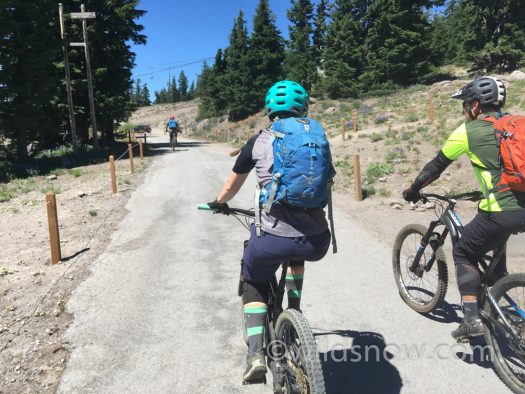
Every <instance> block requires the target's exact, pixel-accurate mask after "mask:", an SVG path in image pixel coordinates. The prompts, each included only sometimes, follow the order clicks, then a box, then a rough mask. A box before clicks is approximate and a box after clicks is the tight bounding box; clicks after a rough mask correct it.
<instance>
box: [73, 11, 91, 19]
mask: <svg viewBox="0 0 525 394" xmlns="http://www.w3.org/2000/svg"><path fill="white" fill-rule="evenodd" d="M70 15H71V19H93V18H95V13H94V12H72V13H71V14H70Z"/></svg>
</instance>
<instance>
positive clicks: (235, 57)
mask: <svg viewBox="0 0 525 394" xmlns="http://www.w3.org/2000/svg"><path fill="white" fill-rule="evenodd" d="M248 42H249V39H248V30H247V28H246V22H245V20H244V13H243V12H242V11H240V12H239V16H238V17H237V19H236V20H235V22H234V26H233V29H232V32H231V34H230V45H229V47H228V48H227V49H226V54H225V58H226V65H227V66H226V82H227V85H225V86H224V85H223V86H224V88H225V89H224V90H223V93H220V94H221V95H222V96H223V97H224V94H225V93H226V94H227V96H225V100H226V102H227V109H228V116H229V118H230V119H232V120H240V119H244V118H245V117H246V116H248V115H250V114H251V107H252V106H251V105H250V99H251V98H252V97H253V96H252V93H251V88H252V83H251V80H250V77H251V75H252V74H251V73H250V68H249V64H248V48H249V47H248Z"/></svg>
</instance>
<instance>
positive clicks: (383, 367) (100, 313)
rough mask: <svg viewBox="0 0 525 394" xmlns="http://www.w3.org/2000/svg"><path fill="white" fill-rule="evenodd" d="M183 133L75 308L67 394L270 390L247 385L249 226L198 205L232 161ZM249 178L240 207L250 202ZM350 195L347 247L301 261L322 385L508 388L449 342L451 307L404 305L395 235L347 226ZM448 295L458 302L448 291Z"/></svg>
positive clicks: (344, 388)
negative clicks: (244, 310)
mask: <svg viewBox="0 0 525 394" xmlns="http://www.w3.org/2000/svg"><path fill="white" fill-rule="evenodd" d="M164 140H167V137H166V136H164V135H162V134H160V135H159V136H155V135H153V136H152V137H151V139H150V138H148V141H151V142H152V143H155V142H165V141H164ZM181 141H182V144H181V146H180V147H179V148H178V149H177V151H176V152H171V151H169V150H168V149H167V148H166V149H165V151H166V154H165V155H163V156H162V157H160V158H159V159H157V160H156V161H155V162H154V163H153V164H152V166H151V167H150V168H149V170H148V173H147V175H146V179H145V182H144V184H143V185H142V186H141V187H140V188H139V189H138V190H137V191H136V192H135V193H134V194H133V195H132V197H131V198H130V200H129V203H128V205H127V208H128V210H129V213H128V215H127V216H126V217H125V219H124V220H123V221H122V223H121V224H120V226H119V228H118V230H117V231H116V232H115V233H114V234H113V236H112V240H111V243H110V245H109V246H108V248H107V251H106V252H105V253H104V254H102V255H101V256H100V257H99V259H98V260H97V261H96V262H95V263H94V264H93V268H92V274H91V276H90V277H89V278H88V279H87V280H86V281H85V282H84V283H83V284H81V285H80V286H79V287H78V288H77V290H76V291H75V292H74V294H73V296H72V298H71V300H70V302H69V303H68V305H67V309H68V311H70V312H72V313H73V314H74V316H75V318H74V322H73V324H72V325H71V327H70V328H69V330H68V331H67V333H66V340H68V341H70V343H71V347H72V349H73V351H72V355H71V358H70V360H69V363H68V366H67V368H66V371H65V373H64V375H63V377H62V381H61V384H60V387H59V392H61V393H123V392H126V393H244V392H246V393H269V392H271V383H270V382H269V384H268V385H266V386H242V385H241V375H242V372H243V370H244V360H245V345H244V342H243V339H242V332H241V328H240V313H239V310H240V306H239V302H240V301H239V298H238V297H237V295H236V290H237V280H238V269H239V259H240V256H241V250H242V241H243V240H244V239H245V238H246V237H247V235H248V234H247V232H246V231H245V230H244V229H243V228H242V227H241V226H240V225H238V223H237V222H236V221H235V220H234V219H233V218H231V217H226V216H221V215H212V214H211V213H209V212H203V211H197V209H196V207H197V204H198V203H201V202H206V201H210V200H211V199H213V198H214V196H215V195H216V194H217V192H218V191H219V189H220V188H221V186H222V183H223V181H224V180H225V179H226V177H227V176H228V175H229V173H230V171H231V167H232V164H233V159H232V158H231V157H229V156H228V152H229V148H228V147H226V146H223V145H216V144H206V143H202V142H194V141H190V140H188V139H183V138H181ZM254 182H255V181H254V178H253V177H251V178H249V179H248V181H247V184H246V185H245V187H244V189H243V190H242V191H241V193H239V195H238V196H237V197H236V198H235V199H234V200H233V201H232V203H231V205H232V206H237V207H241V208H249V207H250V202H251V200H252V195H253V190H254V188H252V187H251V185H255V183H254ZM338 197H341V198H339V199H338ZM342 200H343V198H342V196H337V195H336V207H335V218H336V235H337V239H338V243H339V253H338V254H336V255H334V254H331V252H329V254H328V255H327V257H326V258H325V259H324V260H323V261H322V262H319V263H311V264H309V265H308V266H307V272H306V277H305V284H304V296H303V303H302V309H303V312H304V314H305V316H306V318H307V319H308V320H309V322H310V324H311V326H312V327H313V329H314V332H315V334H316V339H317V342H318V349H319V351H320V356H321V359H322V360H323V369H324V373H325V380H326V384H327V392H328V393H350V392H351V393H399V392H402V393H443V392H447V393H496V392H497V393H502V392H506V388H505V386H504V385H503V384H502V383H501V382H500V381H499V380H498V378H497V377H496V376H495V374H494V373H493V372H492V370H491V369H490V365H489V364H488V363H487V362H484V361H482V360H481V358H482V357H481V356H480V354H479V352H474V354H473V352H472V350H471V349H470V347H468V346H466V345H459V344H455V343H454V342H453V340H452V338H451V337H450V331H451V330H453V329H454V328H455V327H456V324H457V322H458V321H459V317H458V314H457V312H458V308H459V307H458V306H457V305H454V304H447V305H446V307H445V308H443V309H442V311H441V312H442V313H441V314H440V316H436V318H435V320H431V319H429V318H425V317H423V316H420V315H418V314H417V313H415V312H413V311H412V310H411V309H409V308H408V307H407V306H406V305H405V304H404V303H403V302H402V301H401V299H400V298H399V296H398V293H397V288H396V286H395V283H394V280H393V275H392V269H391V245H392V243H393V239H389V240H378V239H375V238H374V236H373V235H372V234H371V233H369V232H367V231H366V230H364V229H363V226H361V225H360V223H357V222H353V221H351V220H350V219H349V217H348V216H347V215H346V214H345V212H344V208H343V207H342V204H341V202H342ZM447 299H450V300H458V299H459V298H458V295H457V292H456V290H455V289H454V288H453V286H451V288H450V290H449V295H448V296H447ZM270 381H271V379H270Z"/></svg>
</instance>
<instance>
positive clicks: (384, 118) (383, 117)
mask: <svg viewBox="0 0 525 394" xmlns="http://www.w3.org/2000/svg"><path fill="white" fill-rule="evenodd" d="M389 119H390V115H389V114H379V115H377V116H376V117H375V118H374V123H375V124H382V123H385V122H386V121H387V120H389Z"/></svg>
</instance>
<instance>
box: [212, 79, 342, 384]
mask: <svg viewBox="0 0 525 394" xmlns="http://www.w3.org/2000/svg"><path fill="white" fill-rule="evenodd" d="M308 99H309V98H308V93H307V92H306V90H305V89H304V88H303V87H302V86H301V85H300V84H298V83H296V82H293V81H280V82H277V83H276V84H274V85H273V86H272V87H271V88H270V89H269V90H268V92H267V94H266V99H265V103H266V111H267V114H268V116H269V118H270V121H272V123H271V124H270V125H269V126H268V127H267V128H265V129H263V130H261V131H260V132H259V133H258V134H257V135H255V136H253V137H252V138H251V139H250V140H249V141H248V142H247V143H246V145H244V147H243V148H242V149H241V152H240V154H239V157H238V158H237V161H236V162H235V165H234V166H233V171H232V173H231V175H230V177H229V178H228V180H227V181H226V183H225V185H224V187H223V189H222V190H221V192H220V193H219V195H218V196H217V198H216V199H215V200H214V201H213V202H210V203H208V205H209V207H210V208H211V209H213V210H215V211H217V212H223V211H225V210H226V209H227V207H228V205H227V202H228V201H229V200H230V199H232V198H233V197H234V196H235V195H236V194H237V192H238V191H239V190H240V188H241V186H242V185H243V184H244V182H245V180H246V178H247V177H248V174H249V173H250V171H251V170H252V169H254V168H255V171H256V178H257V183H258V187H257V192H256V195H255V196H256V197H255V211H256V214H255V218H256V219H255V223H254V224H252V226H251V232H250V239H249V241H248V244H247V245H246V248H245V250H244V255H243V262H244V268H243V278H244V281H243V304H244V317H245V323H246V324H245V325H246V331H247V338H248V357H247V367H246V370H245V372H244V374H243V380H244V381H245V382H247V383H250V382H252V381H256V380H259V379H261V378H263V377H264V375H265V374H266V370H267V368H266V364H265V358H264V348H263V338H264V325H265V324H264V319H265V318H266V312H267V309H268V307H267V298H268V292H269V284H270V281H271V279H272V277H273V276H274V274H275V271H276V270H277V269H278V268H279V266H280V264H281V263H282V262H283V261H285V260H288V261H290V266H289V268H288V272H287V275H286V288H287V294H288V308H294V309H297V310H299V308H300V301H301V292H302V285H303V275H304V262H305V260H308V261H318V260H320V259H322V258H323V257H324V256H325V255H326V252H327V251H328V247H329V245H330V237H331V234H330V230H329V228H328V222H327V220H326V215H325V212H324V210H323V208H324V206H325V205H326V204H327V203H328V202H329V200H330V185H331V183H332V178H333V177H334V175H335V171H334V168H333V166H332V162H331V154H330V148H329V145H328V141H327V139H326V136H325V133H324V130H323V128H322V126H321V125H320V124H319V122H317V121H316V120H314V119H310V118H307V117H306V113H307V110H308ZM334 250H335V245H334Z"/></svg>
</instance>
